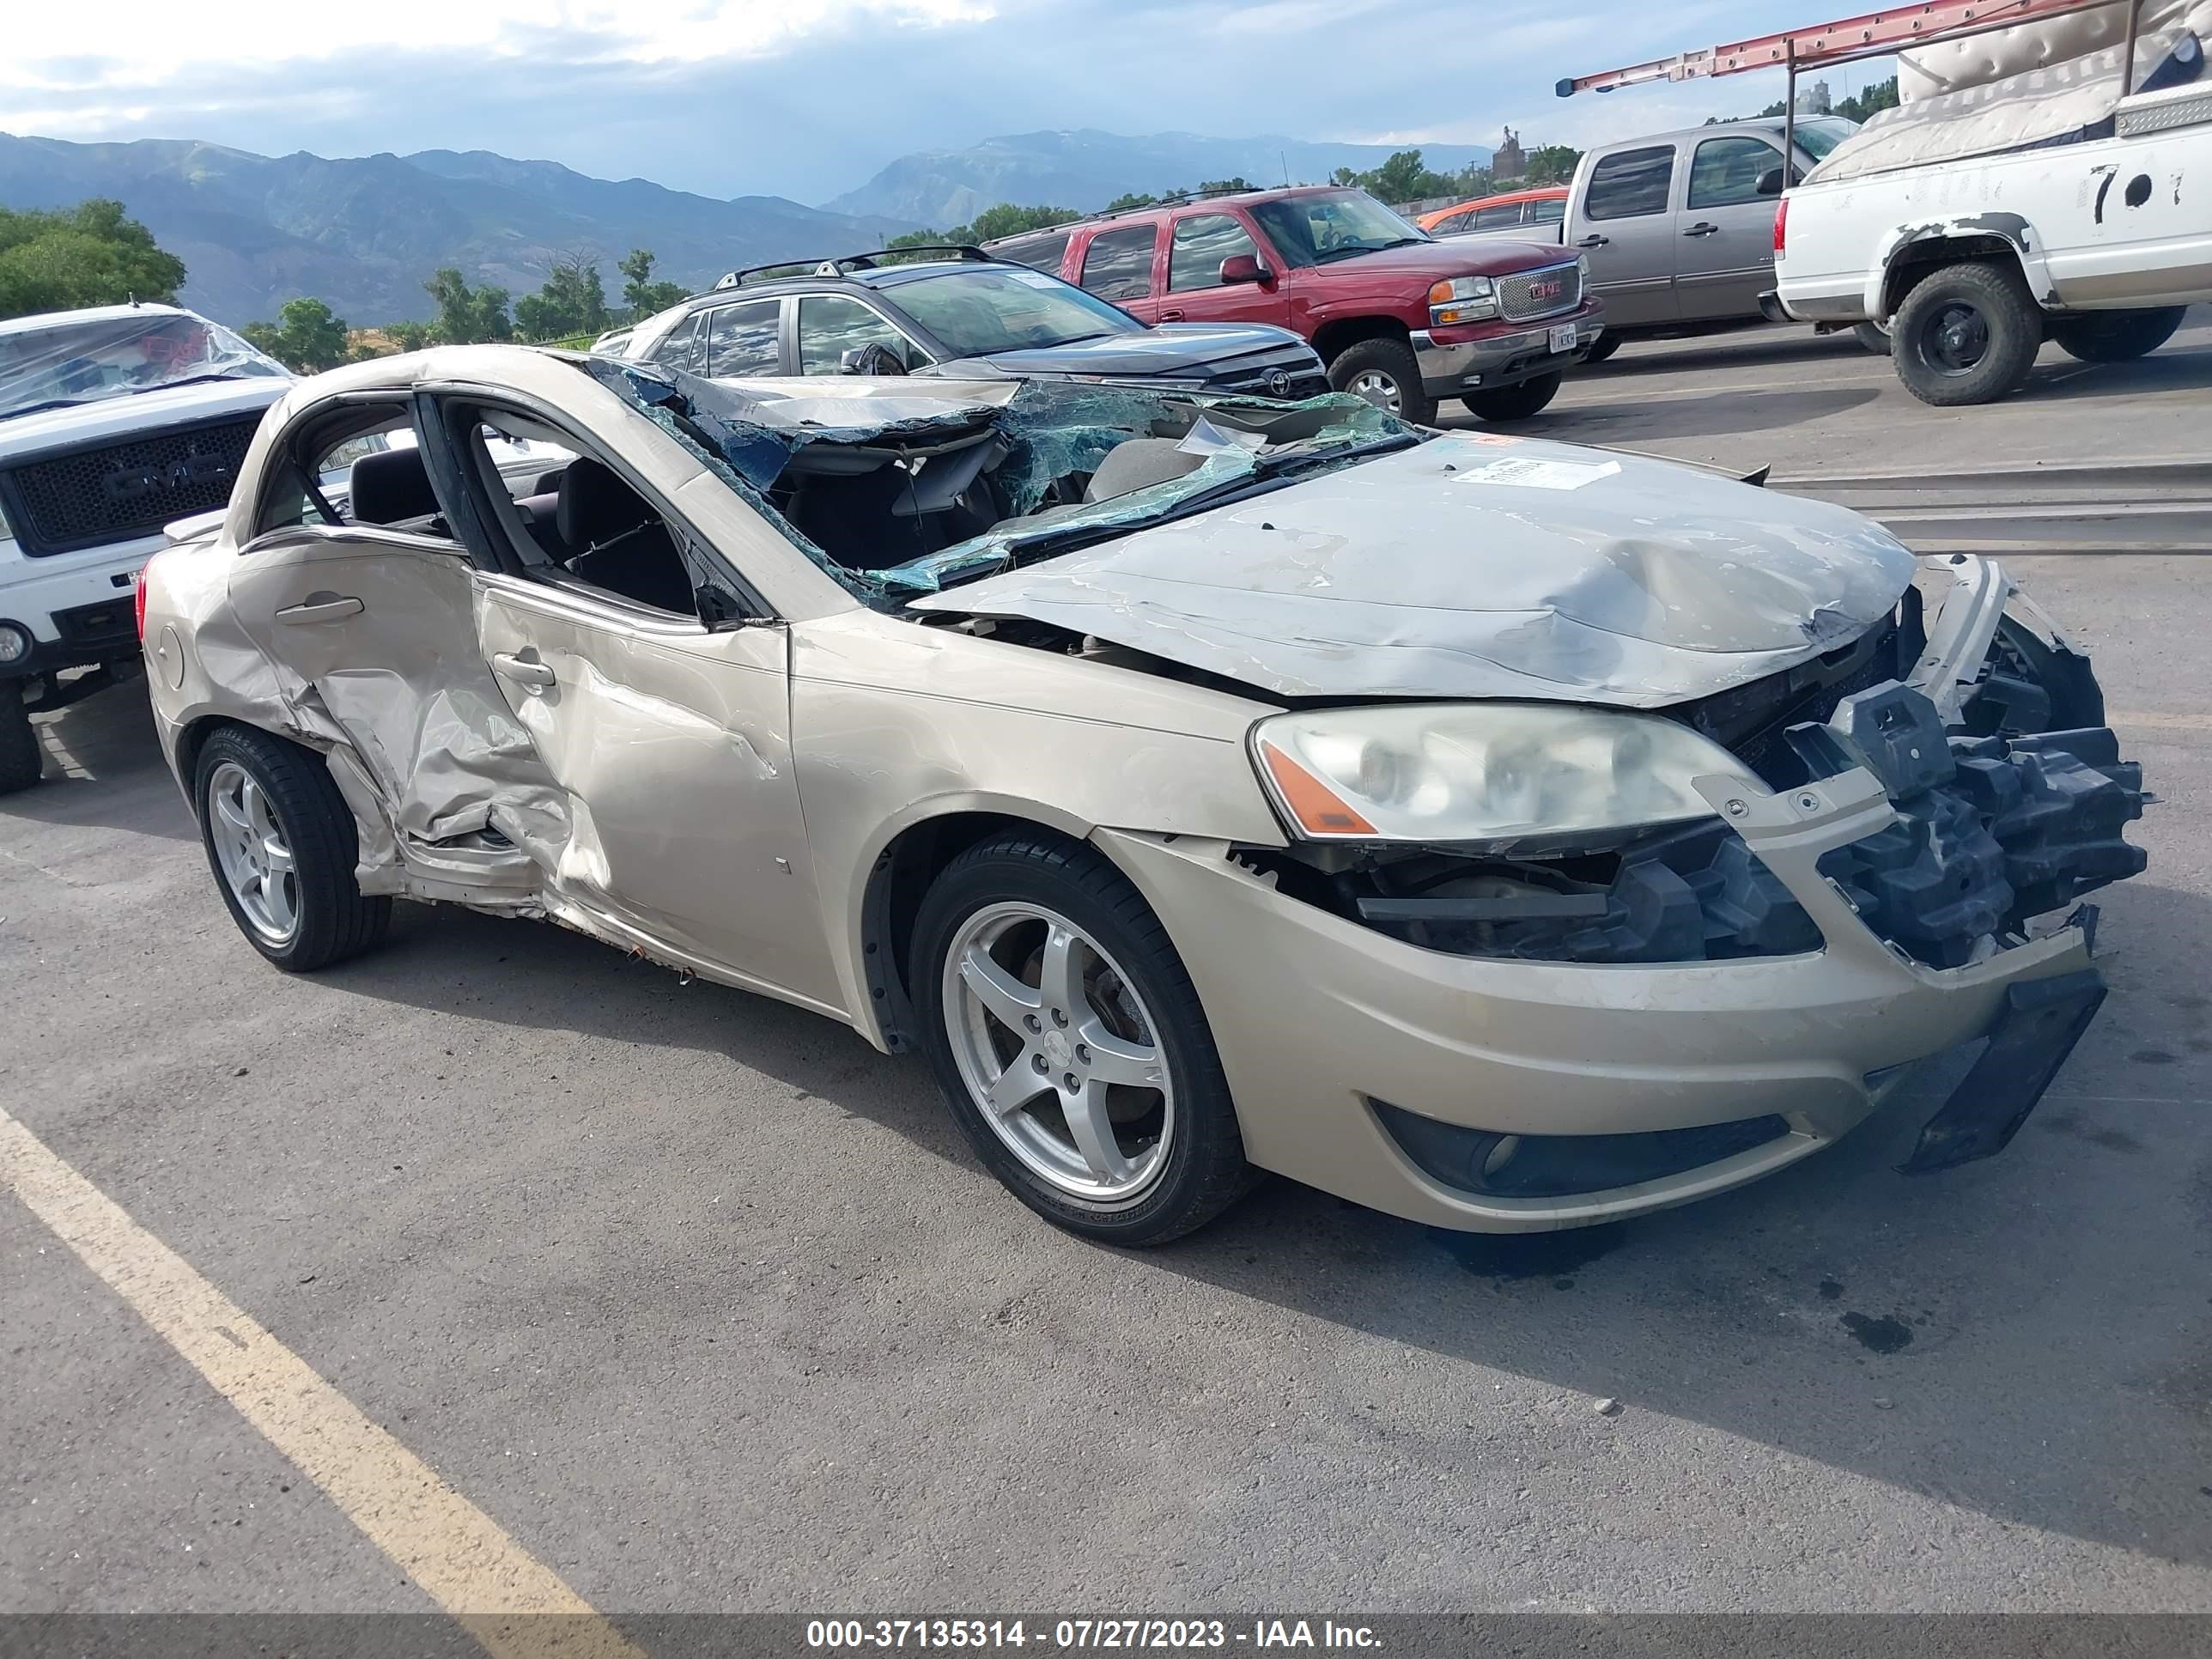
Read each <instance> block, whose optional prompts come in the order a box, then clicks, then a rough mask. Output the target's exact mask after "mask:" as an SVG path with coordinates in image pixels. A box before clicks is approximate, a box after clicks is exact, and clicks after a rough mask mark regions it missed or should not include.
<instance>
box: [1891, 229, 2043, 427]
mask: <svg viewBox="0 0 2212 1659" xmlns="http://www.w3.org/2000/svg"><path fill="white" fill-rule="evenodd" d="M1890 340H1891V355H1892V356H1893V357H1894V358H1895V360H1896V362H1897V378H1898V379H1899V380H1902V381H1903V382H1904V383H1905V390H1906V391H1907V392H1911V394H1912V395H1913V396H1914V397H1916V398H1919V399H1920V401H1921V402H1922V403H1923V404H1934V405H1936V407H1937V408H1939V409H1949V408H1955V407H1958V406H1960V405H1961V404H1986V403H1994V402H1995V401H1996V399H1998V398H2002V397H2004V396H2006V395H2007V394H2008V393H2010V392H2017V391H2018V390H2019V389H2020V388H2021V386H2022V384H2024V383H2025V382H2026V380H2027V373H2028V370H2029V369H2031V368H2033V367H2034V366H2035V354H2036V352H2037V351H2038V350H2039V349H2041V347H2042V345H2043V312H2042V310H2041V308H2040V307H2038V306H2037V304H2036V303H2035V300H2034V297H2033V295H2030V294H2029V293H2028V291H2027V283H2026V282H2025V281H2023V280H2022V279H2021V274H2020V272H2019V270H2017V269H2015V267H2013V266H2010V265H2003V264H1989V263H1987V262H1984V261H1981V260H1973V261H1969V262H1967V263H1965V264H1955V265H1942V266H1939V267H1938V268H1937V269H1936V270H1931V271H1929V273H1928V275H1927V276H1923V277H1922V278H1921V279H1920V281H1919V282H1918V283H1917V284H1916V285H1915V286H1914V288H1913V289H1912V291H1911V293H1910V294H1908V295H1905V303H1904V304H1903V305H1901V306H1899V307H1898V308H1897V314H1896V316H1894V317H1893V318H1892V319H1890Z"/></svg>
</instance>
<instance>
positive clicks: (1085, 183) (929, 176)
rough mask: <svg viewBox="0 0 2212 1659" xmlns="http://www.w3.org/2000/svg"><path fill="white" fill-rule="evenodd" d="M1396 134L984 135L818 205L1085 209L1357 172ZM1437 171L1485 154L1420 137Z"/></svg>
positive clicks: (895, 165) (897, 210)
mask: <svg viewBox="0 0 2212 1659" xmlns="http://www.w3.org/2000/svg"><path fill="white" fill-rule="evenodd" d="M1410 148H1414V147H1413V146H1410V145H1397V144H1332V143H1307V142H1306V141H1304V140H1303V139H1298V138H1277V137H1260V138H1205V137H1200V136H1199V135H1197V134H1196V133H1190V132H1156V133H1152V134H1149V135H1147V136H1144V137H1127V136H1125V135H1123V134H1121V133H1115V132H1099V131H1095V130H1092V129H1089V128H1081V129H1078V130H1076V131H1063V132H1023V133H1014V134H1010V135H1008V136H1007V137H1000V138H986V139H984V140H983V141H982V142H981V143H976V144H971V145H969V147H968V148H967V149H936V150H916V151H915V152H914V153H913V154H912V155H902V156H900V157H899V158H898V160H896V161H893V162H892V163H891V164H890V166H888V167H885V168H884V170H883V171H882V172H880V173H878V174H876V176H875V177H874V178H872V179H869V180H868V182H867V183H866V184H865V185H861V186H860V188H859V189H858V190H850V191H846V192H845V193H844V194H843V195H842V196H839V197H836V198H834V199H833V200H830V201H828V202H825V203H823V206H824V207H825V208H827V209H828V210H829V211H831V212H833V213H853V214H873V215H880V216H884V217H886V218H892V219H912V220H918V221H920V222H921V223H923V224H926V225H933V226H938V227H940V228H942V227H944V226H946V225H959V224H965V223H967V222H968V221H969V220H970V219H972V218H974V217H975V215H976V213H977V212H978V211H980V210H982V209H984V208H987V207H989V206H990V205H992V204H994V203H995V202H1018V203H1022V204H1047V203H1048V204H1051V205H1053V206H1054V207H1068V208H1075V209H1078V210H1081V211H1083V212H1085V213H1088V212H1091V211H1092V210H1095V209H1097V208H1102V207H1104V206H1105V205H1106V204H1107V203H1109V202H1110V201H1112V200H1113V199H1114V198H1115V197H1117V196H1120V195H1122V194H1124V193H1126V192H1144V193H1147V194H1153V193H1158V192H1160V191H1168V190H1173V189H1176V188H1178V187H1182V188H1188V187H1190V186H1192V185H1200V184H1203V183H1205V182H1206V181H1207V180H1208V179H1251V180H1252V181H1253V182H1254V183H1255V184H1263V185H1265V184H1282V183H1285V182H1290V183H1297V184H1310V183H1314V182H1316V181H1319V180H1321V179H1327V178H1328V176H1329V175H1330V174H1331V173H1334V172H1335V171H1336V169H1337V168H1339V167H1350V168H1352V171H1354V172H1355V173H1364V172H1365V171H1366V170H1368V169H1369V168H1370V167H1378V166H1380V165H1381V164H1382V163H1383V162H1384V161H1388V160H1389V157H1390V154H1391V152H1392V151H1393V150H1395V149H1410ZM1419 149H1420V151H1421V153H1422V155H1423V157H1424V158H1425V160H1426V161H1427V162H1428V164H1429V166H1431V167H1434V168H1435V169H1437V171H1438V172H1440V173H1446V172H1455V171H1457V170H1458V169H1459V168H1461V167H1469V166H1477V165H1479V166H1484V167H1486V166H1488V165H1489V163H1490V151H1489V150H1488V149H1485V148H1484V147H1483V146H1482V145H1480V144H1422V145H1420V146H1419Z"/></svg>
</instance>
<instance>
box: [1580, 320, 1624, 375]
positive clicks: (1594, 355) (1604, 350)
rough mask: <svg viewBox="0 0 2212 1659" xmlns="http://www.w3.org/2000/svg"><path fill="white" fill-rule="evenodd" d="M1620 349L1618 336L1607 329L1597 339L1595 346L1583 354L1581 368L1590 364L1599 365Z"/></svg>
mask: <svg viewBox="0 0 2212 1659" xmlns="http://www.w3.org/2000/svg"><path fill="white" fill-rule="evenodd" d="M1618 350H1620V335H1619V334H1617V333H1615V332H1614V331H1613V330H1611V329H1607V331H1605V332H1604V333H1602V334H1601V335H1599V336H1598V337H1597V343H1596V344H1595V345H1594V346H1592V347H1591V348H1590V349H1589V350H1588V351H1585V352H1584V353H1583V368H1589V366H1590V365H1591V364H1592V363H1601V362H1604V361H1605V360H1606V359H1607V358H1608V357H1610V356H1613V353H1614V352H1616V351H1618Z"/></svg>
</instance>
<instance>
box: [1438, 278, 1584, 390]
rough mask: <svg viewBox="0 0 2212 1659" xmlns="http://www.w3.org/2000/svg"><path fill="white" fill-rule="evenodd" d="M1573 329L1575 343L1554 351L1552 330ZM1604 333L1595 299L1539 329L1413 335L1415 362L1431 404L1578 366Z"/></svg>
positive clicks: (1479, 327)
mask: <svg viewBox="0 0 2212 1659" xmlns="http://www.w3.org/2000/svg"><path fill="white" fill-rule="evenodd" d="M1569 326H1571V327H1572V328H1573V329H1574V331H1575V333H1574V343H1573V344H1572V345H1571V346H1568V347H1565V349H1553V331H1555V330H1562V329H1565V328H1567V327H1569ZM1604 332H1605V301H1602V300H1601V299H1599V298H1597V297H1596V296H1595V295H1591V296H1590V297H1589V298H1588V299H1586V300H1584V301H1583V303H1582V304H1581V305H1580V306H1578V307H1576V308H1575V309H1574V310H1572V311H1570V312H1566V313H1563V314H1561V315H1559V316H1557V317H1549V318H1547V319H1544V320H1543V321H1542V322H1540V323H1479V324H1475V325H1472V326H1470V327H1466V328H1439V329H1425V328H1424V329H1416V330H1414V331H1413V359H1414V361H1415V362H1417V363H1419V366H1420V370H1421V389H1422V391H1424V392H1426V393H1427V394H1428V395H1429V396H1430V397H1431V398H1457V397H1462V396H1464V395H1465V394H1467V393H1468V392H1494V391H1496V390H1497V389H1498V387H1500V386H1516V385H1518V384H1519V383H1520V382H1521V381H1522V380H1534V378H1535V377H1536V376H1537V375H1539V374H1554V373H1557V372H1558V371H1559V370H1560V369H1563V368H1568V367H1569V366H1571V364H1574V363H1577V362H1581V361H1582V359H1583V357H1584V356H1586V355H1588V353H1589V349H1590V348H1591V347H1592V346H1594V345H1595V344H1596V343H1597V342H1598V337H1599V336H1600V335H1601V334H1603V333H1604Z"/></svg>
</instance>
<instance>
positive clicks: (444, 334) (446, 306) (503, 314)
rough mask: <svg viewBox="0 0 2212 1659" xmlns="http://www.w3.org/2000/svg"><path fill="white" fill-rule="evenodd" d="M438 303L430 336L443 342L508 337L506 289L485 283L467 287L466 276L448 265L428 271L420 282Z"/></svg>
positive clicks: (510, 330) (511, 332)
mask: <svg viewBox="0 0 2212 1659" xmlns="http://www.w3.org/2000/svg"><path fill="white" fill-rule="evenodd" d="M422 286H423V288H424V289H426V290H427V291H428V294H429V295H430V297H431V298H432V299H433V300H435V301H437V303H438V320H437V321H436V322H435V323H434V324H432V325H431V329H432V332H433V335H434V337H435V338H436V339H437V340H439V341H440V342H441V343H444V344H447V345H469V344H472V343H476V342H477V341H480V340H511V339H513V337H514V325H513V323H512V322H511V321H509V320H508V319H507V290H506V289H503V288H495V287H492V286H491V285H490V284H489V283H487V284H486V285H485V286H483V287H482V288H471V287H470V286H469V283H468V279H467V278H466V277H465V276H462V275H461V273H460V272H459V270H455V269H454V268H453V266H451V265H446V266H442V267H441V268H440V269H439V270H435V271H434V272H432V273H431V276H430V280H429V281H428V282H427V283H423V284H422Z"/></svg>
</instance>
